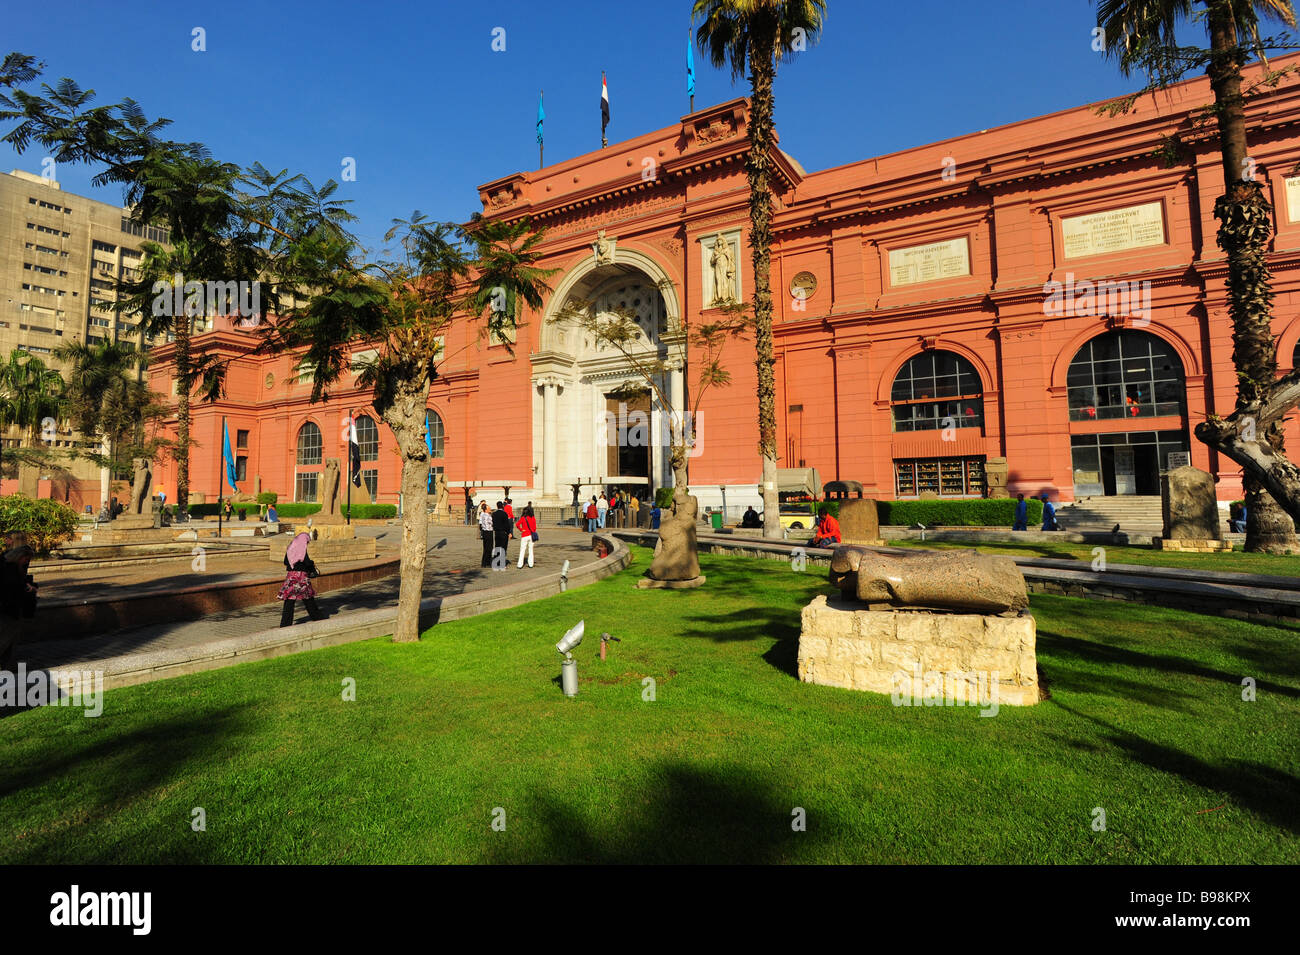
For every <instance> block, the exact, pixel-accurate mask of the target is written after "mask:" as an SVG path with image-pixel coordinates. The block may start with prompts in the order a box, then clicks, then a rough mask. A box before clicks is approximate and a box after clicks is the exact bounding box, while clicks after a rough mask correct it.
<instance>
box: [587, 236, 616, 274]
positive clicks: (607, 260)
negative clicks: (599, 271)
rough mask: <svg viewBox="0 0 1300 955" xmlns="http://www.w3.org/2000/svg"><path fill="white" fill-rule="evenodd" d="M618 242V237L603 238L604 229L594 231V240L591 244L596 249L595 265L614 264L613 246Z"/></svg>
mask: <svg viewBox="0 0 1300 955" xmlns="http://www.w3.org/2000/svg"><path fill="white" fill-rule="evenodd" d="M617 244H618V239H607V238H605V230H604V229H601V230H600V231H599V232H597V233H596V242H595V244H594V245H593V246H592V248H593V249H595V250H596V264H597V265H613V264H614V246H615V245H617Z"/></svg>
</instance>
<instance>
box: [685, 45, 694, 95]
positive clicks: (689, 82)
mask: <svg viewBox="0 0 1300 955" xmlns="http://www.w3.org/2000/svg"><path fill="white" fill-rule="evenodd" d="M686 95H687V96H694V95H695V53H694V51H693V50H692V49H691V31H690V30H687V31H686Z"/></svg>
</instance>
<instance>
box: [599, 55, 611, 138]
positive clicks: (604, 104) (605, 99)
mask: <svg viewBox="0 0 1300 955" xmlns="http://www.w3.org/2000/svg"><path fill="white" fill-rule="evenodd" d="M608 125H609V87H608V86H606V85H605V71H604V70H601V71H600V135H601V136H604V135H605V127H606V126H608Z"/></svg>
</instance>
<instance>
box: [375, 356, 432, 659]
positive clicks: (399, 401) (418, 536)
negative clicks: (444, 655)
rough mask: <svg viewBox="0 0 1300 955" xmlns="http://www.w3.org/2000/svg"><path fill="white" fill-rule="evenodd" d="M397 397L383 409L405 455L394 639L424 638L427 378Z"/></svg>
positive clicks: (400, 387) (401, 390) (399, 390)
mask: <svg viewBox="0 0 1300 955" xmlns="http://www.w3.org/2000/svg"><path fill="white" fill-rule="evenodd" d="M396 390H397V398H396V400H395V401H394V402H393V404H392V406H390V407H389V408H387V409H385V410H384V412H383V418H384V421H385V422H386V423H387V424H388V426H389V427H390V428H392V429H393V435H394V437H396V439H397V448H398V451H399V452H400V453H401V456H402V502H403V508H402V564H401V568H402V569H401V575H402V580H401V585H400V587H399V590H398V595H397V624H396V626H395V627H394V629H393V642H394V643H413V642H415V641H417V640H419V639H420V599H421V598H422V596H423V594H424V564H425V558H426V556H427V554H428V544H429V510H428V506H427V504H426V501H425V497H426V496H427V494H428V479H429V448H428V446H427V445H426V444H425V443H424V427H425V425H424V414H425V408H426V407H427V404H428V397H429V382H428V380H427V379H426V380H425V381H424V382H423V388H421V387H420V385H419V383H416V384H414V385H412V386H404V385H402V384H399V385H398V386H397V389H396Z"/></svg>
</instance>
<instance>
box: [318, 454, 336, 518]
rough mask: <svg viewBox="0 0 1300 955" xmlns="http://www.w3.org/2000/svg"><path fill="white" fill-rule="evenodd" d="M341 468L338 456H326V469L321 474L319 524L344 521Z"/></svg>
mask: <svg viewBox="0 0 1300 955" xmlns="http://www.w3.org/2000/svg"><path fill="white" fill-rule="evenodd" d="M340 474H341V470H340V468H339V459H338V458H326V459H325V470H324V471H322V472H321V476H320V511H319V512H317V513H316V515H315V518H316V520H315V522H316V523H317V524H339V523H342V521H343V510H342V508H341V507H340V505H339V486H340V485H339V477H340Z"/></svg>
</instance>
